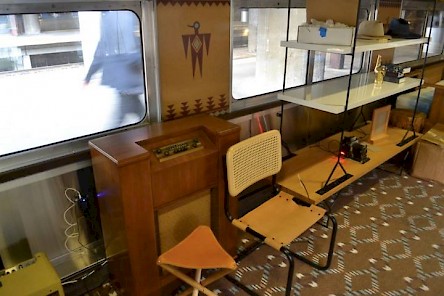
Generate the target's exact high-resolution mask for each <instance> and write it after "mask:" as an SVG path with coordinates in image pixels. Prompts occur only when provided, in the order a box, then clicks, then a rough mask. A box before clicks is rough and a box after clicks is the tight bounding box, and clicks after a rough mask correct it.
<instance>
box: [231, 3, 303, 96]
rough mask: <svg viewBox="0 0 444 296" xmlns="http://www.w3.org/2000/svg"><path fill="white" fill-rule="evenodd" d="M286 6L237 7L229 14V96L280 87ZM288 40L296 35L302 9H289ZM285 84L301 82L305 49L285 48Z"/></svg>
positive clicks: (270, 90)
mask: <svg viewBox="0 0 444 296" xmlns="http://www.w3.org/2000/svg"><path fill="white" fill-rule="evenodd" d="M287 13H288V10H287V9H278V8H241V9H236V10H235V11H234V13H233V14H234V16H233V35H232V36H233V37H232V38H233V53H232V54H233V58H232V59H233V60H232V95H233V98H234V99H243V98H247V97H252V96H257V95H261V94H264V93H269V92H273V91H277V90H281V89H282V86H283V79H284V64H285V48H284V47H282V46H281V41H283V40H286V32H287ZM290 18H291V25H290V33H289V39H296V38H297V27H298V25H300V24H302V23H304V22H305V19H306V14H305V9H291V16H290ZM287 59H288V60H287V81H286V87H293V86H297V85H302V84H304V83H305V76H306V68H307V66H306V65H307V51H306V50H297V49H291V50H288V58H287Z"/></svg>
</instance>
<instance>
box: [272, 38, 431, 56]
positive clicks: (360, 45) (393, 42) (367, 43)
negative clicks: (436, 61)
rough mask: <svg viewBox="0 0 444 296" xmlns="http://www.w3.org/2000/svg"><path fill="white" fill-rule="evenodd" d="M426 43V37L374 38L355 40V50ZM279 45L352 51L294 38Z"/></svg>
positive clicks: (351, 50)
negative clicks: (384, 40)
mask: <svg viewBox="0 0 444 296" xmlns="http://www.w3.org/2000/svg"><path fill="white" fill-rule="evenodd" d="M422 43H427V38H418V39H396V38H394V39H390V40H388V41H386V42H381V41H377V40H376V41H375V40H363V39H357V40H356V48H355V52H364V51H371V50H379V49H388V48H395V47H401V46H407V45H417V44H422ZM281 46H283V47H290V48H296V49H306V50H316V51H322V52H330V53H339V54H350V53H352V52H353V47H352V46H344V45H325V44H310V43H299V42H297V41H296V40H289V41H281Z"/></svg>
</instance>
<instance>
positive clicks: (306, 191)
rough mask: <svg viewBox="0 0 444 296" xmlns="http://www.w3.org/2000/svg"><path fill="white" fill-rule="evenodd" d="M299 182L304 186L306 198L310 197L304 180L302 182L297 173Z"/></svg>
mask: <svg viewBox="0 0 444 296" xmlns="http://www.w3.org/2000/svg"><path fill="white" fill-rule="evenodd" d="M298 179H299V183H300V184H301V186H302V187H303V188H304V190H305V193H307V198H308V199H310V194H309V193H308V190H307V187H306V186H305V184H304V182H302V179H301V176H300V175H299V174H298Z"/></svg>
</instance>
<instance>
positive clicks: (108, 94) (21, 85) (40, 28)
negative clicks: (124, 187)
mask: <svg viewBox="0 0 444 296" xmlns="http://www.w3.org/2000/svg"><path fill="white" fill-rule="evenodd" d="M0 87H1V90H2V96H1V99H0V121H1V124H0V135H1V136H0V156H1V155H6V154H11V153H14V152H18V151H23V150H28V149H31V148H35V147H40V146H45V145H48V144H52V143H57V142H62V141H66V140H70V139H74V138H79V137H82V136H86V135H91V134H95V133H98V132H103V131H106V130H111V129H115V128H118V127H122V126H126V125H130V124H134V123H137V122H140V121H141V120H142V119H143V118H144V117H145V114H146V109H147V108H146V99H145V91H144V90H145V86H144V74H143V60H142V50H141V38H140V22H139V19H138V17H137V15H136V14H135V13H133V12H132V11H127V10H122V11H82V12H66V13H40V14H16V15H1V16H0Z"/></svg>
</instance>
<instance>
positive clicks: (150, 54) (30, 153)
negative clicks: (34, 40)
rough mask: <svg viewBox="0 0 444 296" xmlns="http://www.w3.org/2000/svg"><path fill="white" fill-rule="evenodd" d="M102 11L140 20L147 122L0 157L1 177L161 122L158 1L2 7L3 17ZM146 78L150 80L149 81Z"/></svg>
mask: <svg viewBox="0 0 444 296" xmlns="http://www.w3.org/2000/svg"><path fill="white" fill-rule="evenodd" d="M102 10H130V11H133V12H134V13H135V14H136V15H137V16H138V17H139V19H140V25H141V33H142V34H141V40H142V46H143V49H144V50H143V56H142V58H143V67H144V73H145V76H144V80H145V94H146V95H145V99H146V106H147V110H146V112H147V115H146V117H145V119H144V120H142V121H141V122H139V123H136V124H134V125H131V126H123V127H121V128H118V129H113V130H107V131H103V132H99V133H95V134H89V135H84V136H81V137H78V138H74V139H68V140H64V141H60V142H57V143H48V144H46V145H44V146H40V147H36V148H30V149H27V150H24V151H18V152H13V153H10V154H6V155H4V156H1V157H0V160H1V161H0V174H7V173H8V172H14V171H17V170H18V169H20V168H23V167H29V166H34V165H38V164H39V163H47V162H50V161H51V160H54V159H63V158H72V157H74V158H75V156H76V155H84V154H85V153H87V152H88V150H89V147H88V141H89V140H91V139H93V138H97V137H98V136H104V135H107V134H112V133H116V132H119V131H121V130H126V129H131V128H137V127H139V126H143V125H145V124H147V123H149V122H158V121H160V118H161V117H160V110H161V108H160V90H159V73H158V51H157V35H156V32H157V31H156V14H155V11H156V7H155V1H145V0H137V1H136V0H121V1H118V2H116V1H103V2H102V1H97V0H95V1H79V2H72V1H69V0H58V1H55V2H51V3H36V2H35V1H34V2H33V1H30V0H18V1H13V2H12V1H10V2H8V3H5V4H0V15H11V14H26V13H33V14H34V13H53V12H59V13H63V12H73V11H76V12H80V11H102ZM147 77H150V78H149V79H147ZM148 93H149V96H148V95H147V94H148Z"/></svg>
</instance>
